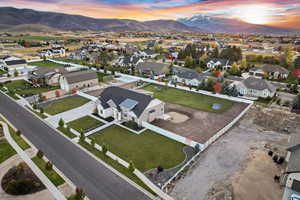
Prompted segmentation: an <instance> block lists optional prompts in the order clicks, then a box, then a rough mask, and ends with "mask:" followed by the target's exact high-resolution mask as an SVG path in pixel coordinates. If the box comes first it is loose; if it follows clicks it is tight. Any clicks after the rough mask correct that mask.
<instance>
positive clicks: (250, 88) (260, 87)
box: [233, 77, 276, 98]
mask: <svg viewBox="0 0 300 200" xmlns="http://www.w3.org/2000/svg"><path fill="white" fill-rule="evenodd" d="M233 84H234V85H235V86H236V88H237V90H238V91H239V93H240V94H241V95H244V96H249V97H262V98H267V97H273V96H274V95H275V93H276V88H275V86H273V85H272V84H271V83H270V82H268V81H266V80H264V79H259V78H255V77H248V78H247V79H245V80H243V81H235V82H234V83H233Z"/></svg>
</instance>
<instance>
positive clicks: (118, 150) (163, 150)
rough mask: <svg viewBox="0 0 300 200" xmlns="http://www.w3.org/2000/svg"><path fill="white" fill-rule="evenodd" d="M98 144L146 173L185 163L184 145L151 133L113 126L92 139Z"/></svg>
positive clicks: (96, 134)
mask: <svg viewBox="0 0 300 200" xmlns="http://www.w3.org/2000/svg"><path fill="white" fill-rule="evenodd" d="M90 138H93V139H95V141H96V143H98V144H99V145H102V144H103V143H105V144H106V145H108V150H109V151H111V152H112V153H114V154H116V155H118V156H119V157H120V158H122V159H124V160H126V161H127V162H129V161H131V160H132V161H133V163H134V164H135V166H136V168H138V169H139V170H141V171H142V172H145V171H147V170H149V169H152V168H156V167H157V166H159V165H161V166H163V167H164V168H165V169H167V168H172V167H175V166H177V165H178V164H180V163H181V162H182V161H184V159H185V154H184V152H183V147H184V144H181V143H179V142H176V141H174V140H171V139H169V138H167V137H164V136H161V135H159V134H156V133H154V132H152V131H150V130H146V131H144V132H143V133H141V134H139V135H137V134H135V133H132V132H130V131H129V130H127V129H124V128H122V127H119V126H116V125H115V126H111V127H109V128H106V129H104V130H102V131H101V132H98V133H95V134H94V135H92V136H90Z"/></svg>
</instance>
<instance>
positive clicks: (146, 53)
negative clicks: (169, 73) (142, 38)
mask: <svg viewBox="0 0 300 200" xmlns="http://www.w3.org/2000/svg"><path fill="white" fill-rule="evenodd" d="M135 55H136V56H140V57H141V58H145V59H153V58H155V57H156V56H158V53H155V51H154V50H152V49H145V50H143V51H137V52H135Z"/></svg>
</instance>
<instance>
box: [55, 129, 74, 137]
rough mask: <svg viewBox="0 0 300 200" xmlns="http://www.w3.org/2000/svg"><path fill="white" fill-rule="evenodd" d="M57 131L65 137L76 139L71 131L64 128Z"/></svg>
mask: <svg viewBox="0 0 300 200" xmlns="http://www.w3.org/2000/svg"><path fill="white" fill-rule="evenodd" d="M57 129H58V130H59V131H61V132H62V133H63V134H64V135H66V136H67V137H69V138H71V139H73V138H75V137H76V135H75V134H73V133H72V132H71V131H69V130H68V129H67V128H65V127H58V128H57Z"/></svg>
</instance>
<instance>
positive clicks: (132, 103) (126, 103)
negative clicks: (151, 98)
mask: <svg viewBox="0 0 300 200" xmlns="http://www.w3.org/2000/svg"><path fill="white" fill-rule="evenodd" d="M138 103H139V102H137V101H134V100H132V99H125V100H124V101H122V103H120V107H124V108H127V109H129V110H131V109H133V108H134V107H135V106H136V105H137V104H138Z"/></svg>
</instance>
